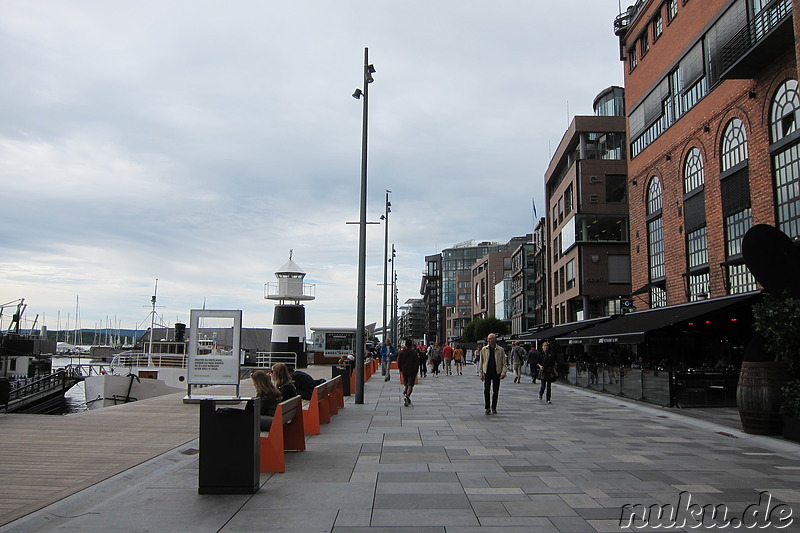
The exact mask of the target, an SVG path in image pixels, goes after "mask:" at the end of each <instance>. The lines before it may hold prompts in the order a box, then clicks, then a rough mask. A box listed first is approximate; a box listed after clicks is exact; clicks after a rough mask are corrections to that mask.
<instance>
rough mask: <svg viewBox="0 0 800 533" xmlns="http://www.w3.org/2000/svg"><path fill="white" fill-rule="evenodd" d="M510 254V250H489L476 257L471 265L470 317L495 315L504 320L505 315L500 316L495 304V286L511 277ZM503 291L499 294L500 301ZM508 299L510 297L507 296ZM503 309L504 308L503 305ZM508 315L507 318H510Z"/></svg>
mask: <svg viewBox="0 0 800 533" xmlns="http://www.w3.org/2000/svg"><path fill="white" fill-rule="evenodd" d="M511 254H512V251H508V250H507V251H503V252H490V253H488V254H486V255H485V256H483V257H481V258H480V259H478V260H477V261H476V262H475V264H474V265H472V283H471V286H472V287H473V298H472V318H488V317H495V318H498V319H500V320H505V319H506V317H505V315H503V316H500V315H499V314H498V309H497V306H496V305H495V304H496V301H497V297H498V295H497V294H496V291H495V287H496V285H497V284H499V283H502V282H503V280H505V279H509V280H510V279H511ZM504 295H505V293H504V292H501V293H500V294H499V296H500V298H501V301H502V300H503V297H504ZM509 300H510V298H509ZM502 307H503V309H502V310H503V311H505V309H504V305H503V306H502ZM510 318H511V317H510V316H509V317H508V319H509V320H510Z"/></svg>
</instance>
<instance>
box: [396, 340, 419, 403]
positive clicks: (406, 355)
mask: <svg viewBox="0 0 800 533" xmlns="http://www.w3.org/2000/svg"><path fill="white" fill-rule="evenodd" d="M397 368H398V369H399V370H400V373H401V375H402V376H403V385H404V389H403V405H405V406H406V407H408V406H409V405H411V393H412V392H414V382H415V381H416V380H417V372H418V371H419V355H418V354H417V349H416V348H415V347H414V342H413V341H412V340H411V339H406V345H405V346H403V347H402V348H401V349H400V353H399V354H397Z"/></svg>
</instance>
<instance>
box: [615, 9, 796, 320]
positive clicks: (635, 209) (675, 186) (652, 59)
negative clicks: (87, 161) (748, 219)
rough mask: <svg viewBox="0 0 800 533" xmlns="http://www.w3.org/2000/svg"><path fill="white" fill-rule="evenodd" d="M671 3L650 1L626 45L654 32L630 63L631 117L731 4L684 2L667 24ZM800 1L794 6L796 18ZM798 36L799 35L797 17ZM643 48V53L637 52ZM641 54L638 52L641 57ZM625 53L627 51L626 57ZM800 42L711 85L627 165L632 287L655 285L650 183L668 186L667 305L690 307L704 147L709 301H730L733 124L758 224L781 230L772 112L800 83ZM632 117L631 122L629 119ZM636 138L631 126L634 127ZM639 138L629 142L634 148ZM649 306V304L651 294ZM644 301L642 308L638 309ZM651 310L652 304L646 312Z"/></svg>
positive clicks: (627, 79)
mask: <svg viewBox="0 0 800 533" xmlns="http://www.w3.org/2000/svg"><path fill="white" fill-rule="evenodd" d="M667 4H668V2H664V1H663V0H659V1H648V2H645V3H643V4H642V6H641V7H640V11H639V13H638V14H637V16H636V17H635V18H634V20H632V21H631V23H630V26H629V27H628V29H627V31H626V33H625V35H624V36H622V37H621V40H620V44H621V47H622V49H623V50H624V51H628V50H630V48H631V47H632V46H634V43H636V42H637V40H638V39H640V37H641V35H643V32H650V37H651V40H650V42H649V50H648V51H647V53H646V54H645V55H643V56H639V57H638V63H637V65H636V66H635V68H633V69H632V70H631V69H630V68H629V63H628V61H626V63H625V66H624V68H625V73H626V74H625V94H626V102H627V109H628V112H629V113H630V112H631V111H632V110H633V109H635V108H636V106H637V105H639V104H640V103H641V102H642V101H643V99H644V98H646V97H647V95H648V94H649V93H650V91H652V90H653V88H654V87H655V86H656V85H657V84H658V83H659V82H660V81H661V80H662V79H664V78H665V76H666V75H667V73H668V72H669V71H670V70H671V69H673V68H674V67H675V65H676V63H677V62H678V61H680V59H681V57H682V56H683V55H684V54H686V52H687V51H688V50H689V49H690V48H691V47H692V46H693V45H694V44H695V43H696V42H697V40H698V39H699V38H701V36H702V35H703V34H704V32H706V31H708V29H709V27H710V25H711V24H712V23H713V22H714V21H715V20H716V19H718V18H719V16H720V14H721V13H722V12H723V11H724V10H725V9H726V8H728V7H729V6H730V5H731V2H730V0H678V1H677V5H678V13H677V15H676V16H675V17H674V19H673V20H671V21H669V22H668V21H667V14H666V11H665V10H666V8H667ZM798 6H800V0H794V1H793V9H794V12H795V13H797V7H798ZM657 10H661V13H662V17H663V33H662V34H661V35H660V37H659V38H658V39H657V40H654V41H653V40H652V35H653V34H652V32H651V31H650V29H651V28H652V25H653V20H654V17H656V16H657V15H656V13H657ZM793 22H794V28H795V30H794V31H795V35H797V32H798V31H799V29H800V26H798V24H799V22H798V17H797V16H794V21H793ZM637 48H639V47H638V46H637ZM637 51H638V50H637ZM626 54H627V52H626ZM796 57H797V39H795V43H794V47H792V48H788V49H784V50H783V51H782V52H781V53H778V54H775V55H771V56H769V57H764V58H763V60H762V62H761V68H760V70H759V71H758V72H757V73H756V74H755V76H754V77H752V78H751V79H725V80H724V81H721V82H719V83H718V84H716V85H714V86H712V87H711V88H710V89H709V91H708V93H707V94H706V95H705V97H704V98H702V99H701V100H700V101H699V102H698V103H697V104H696V105H694V107H692V108H691V109H690V110H689V111H688V112H686V113H685V114H684V115H682V116H681V117H680V118H679V119H678V120H677V121H675V123H674V124H672V125H671V126H670V127H669V128H667V129H666V130H665V131H664V132H663V133H662V134H661V135H660V136H659V137H658V138H657V139H656V140H654V141H653V142H652V143H651V144H649V145H648V146H647V147H646V148H644V149H643V150H642V151H641V152H640V153H639V154H636V155H634V154H631V159H630V161H629V166H628V174H629V202H630V233H631V235H630V238H631V285H632V288H633V290H636V289H638V288H639V287H643V286H645V285H646V284H648V282H650V281H651V280H650V278H649V271H648V234H647V221H646V206H647V190H648V184H649V182H650V179H651V178H652V177H653V176H656V177H658V178H659V179H660V180H661V184H662V217H663V218H662V220H663V234H664V262H665V270H666V294H667V305H674V304H680V303H684V302H686V301H687V291H686V286H685V281H684V280H685V277H684V275H685V274H686V273H687V245H686V235H685V233H686V232H685V228H684V201H683V198H684V193H683V168H684V163H685V160H686V156H687V153H688V152H689V150H691V149H692V148H694V147H696V148H699V150H700V152H701V154H702V157H703V162H704V174H705V185H704V194H705V211H706V229H707V237H708V264H709V271H708V272H709V282H710V295H709V296H710V297H712V298H713V297H719V296H724V295H726V294H727V290H726V286H725V271H724V269H723V267H721V266H720V265H721V264H722V263H724V262H725V261H726V256H725V246H724V243H725V235H724V221H723V214H722V200H721V186H720V183H721V182H720V179H719V177H720V172H721V156H720V148H721V139H722V134H723V131H724V129H725V127H726V125H727V124H728V122H729V121H730V120H731V119H732V118H735V117H736V118H739V119H741V120H742V121H743V123H744V126H745V129H746V132H747V140H748V152H749V159H748V161H749V162H748V167H749V177H750V197H751V205H752V224H753V225H756V224H761V223H767V224H773V225H774V224H775V222H776V221H775V217H776V215H775V192H774V191H775V188H774V185H773V177H772V163H771V158H770V152H769V144H770V138H769V131H770V109H771V103H772V99H773V96H774V95H775V92H776V90H777V88H778V87H779V85H780V84H781V83H782V82H784V81H785V80H786V79H787V78H794V79H797V60H796ZM629 116H630V115H629ZM629 131H630V127H629ZM633 140H634V139H629V141H633ZM644 299H645V300H646V301H647V302H649V299H648V298H647V295H646V294H644ZM640 305H644V302H637V307H638V306H640ZM645 306H646V305H645Z"/></svg>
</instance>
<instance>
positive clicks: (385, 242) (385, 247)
mask: <svg viewBox="0 0 800 533" xmlns="http://www.w3.org/2000/svg"><path fill="white" fill-rule="evenodd" d="M390 192H392V191H390V190H389V189H386V213H385V215H383V216H381V219H383V220H384V224H385V225H384V228H383V340H386V339H387V338H388V337H387V336H386V332H387V331H388V329H387V327H386V270H387V267H388V263H387V261H388V255H389V213H391V212H392V202H390V201H389V193H390Z"/></svg>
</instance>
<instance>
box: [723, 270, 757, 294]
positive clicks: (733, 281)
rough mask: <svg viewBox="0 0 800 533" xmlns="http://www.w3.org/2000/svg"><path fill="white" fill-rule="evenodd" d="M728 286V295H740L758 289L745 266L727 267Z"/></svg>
mask: <svg viewBox="0 0 800 533" xmlns="http://www.w3.org/2000/svg"><path fill="white" fill-rule="evenodd" d="M728 284H729V286H730V294H741V293H744V292H752V291H754V290H757V289H758V286H757V285H756V280H755V278H754V277H753V275H752V274H751V273H750V270H749V269H748V268H747V265H745V264H740V265H729V266H728Z"/></svg>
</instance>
